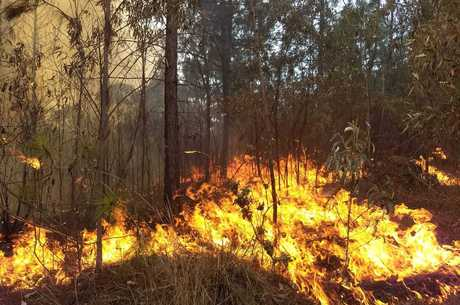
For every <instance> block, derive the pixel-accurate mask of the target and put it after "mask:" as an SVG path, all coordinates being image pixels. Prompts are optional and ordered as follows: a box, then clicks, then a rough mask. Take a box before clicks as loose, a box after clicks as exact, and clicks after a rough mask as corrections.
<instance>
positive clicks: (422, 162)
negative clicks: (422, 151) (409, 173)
mask: <svg viewBox="0 0 460 305" xmlns="http://www.w3.org/2000/svg"><path fill="white" fill-rule="evenodd" d="M433 155H434V156H438V157H439V158H440V159H442V160H446V159H447V156H446V155H445V154H444V152H443V151H442V149H440V148H437V149H436V150H435V151H434V152H433ZM432 159H433V158H432V157H430V158H428V160H426V159H425V158H424V157H423V156H420V158H419V159H418V160H416V163H417V164H418V165H419V166H420V167H421V168H423V169H425V168H426V167H427V162H428V161H432ZM428 173H429V174H430V175H433V176H435V177H436V178H437V179H438V181H439V183H441V184H442V185H446V186H453V185H460V178H458V177H452V176H451V175H449V174H447V173H446V172H444V171H442V170H441V169H439V168H437V167H436V166H434V165H432V164H429V163H428Z"/></svg>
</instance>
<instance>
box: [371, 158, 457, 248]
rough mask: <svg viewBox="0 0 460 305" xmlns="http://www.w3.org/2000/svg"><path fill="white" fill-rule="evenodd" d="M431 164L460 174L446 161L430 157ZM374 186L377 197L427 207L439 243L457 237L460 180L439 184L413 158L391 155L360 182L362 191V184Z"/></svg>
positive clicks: (451, 174)
mask: <svg viewBox="0 0 460 305" xmlns="http://www.w3.org/2000/svg"><path fill="white" fill-rule="evenodd" d="M432 164H433V165H434V166H436V167H437V168H439V169H442V170H443V171H444V172H445V173H447V174H449V175H450V176H452V177H460V168H457V167H456V166H454V165H452V164H450V163H448V162H447V161H444V160H434V161H433V163H432ZM375 186H377V189H378V191H379V192H381V193H382V195H380V198H377V200H382V201H383V202H391V203H393V204H397V203H401V202H402V203H404V204H406V205H407V206H408V207H409V208H414V209H418V208H424V209H426V210H428V211H430V212H431V213H432V215H433V218H432V222H433V223H434V224H435V225H436V226H437V237H438V241H439V242H440V243H442V244H451V243H452V242H453V241H455V240H460V184H459V185H443V184H441V183H440V182H439V181H438V180H437V179H436V177H435V176H432V175H429V174H427V173H426V172H425V171H424V170H423V169H421V168H420V167H419V166H418V165H416V164H415V162H414V160H410V159H407V158H403V157H396V158H395V157H393V158H387V159H385V160H383V161H381V162H380V163H379V164H377V165H376V166H375V168H373V169H372V172H371V175H370V177H369V179H368V180H367V181H365V182H364V189H365V191H363V193H366V188H367V190H369V189H370V188H371V187H374V189H375ZM366 196H368V193H366ZM370 197H372V196H370ZM377 197H379V196H377Z"/></svg>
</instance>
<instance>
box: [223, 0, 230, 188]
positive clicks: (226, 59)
mask: <svg viewBox="0 0 460 305" xmlns="http://www.w3.org/2000/svg"><path fill="white" fill-rule="evenodd" d="M221 5H222V6H224V7H223V8H222V13H223V16H222V18H223V20H222V24H221V31H222V47H223V49H222V54H221V56H222V91H223V92H222V94H223V130H222V152H221V159H220V175H221V178H223V179H225V178H227V166H228V156H229V153H228V150H229V140H230V128H231V127H230V122H231V118H230V109H229V107H230V105H229V103H230V90H231V86H232V85H231V84H232V75H231V56H232V27H233V1H232V0H228V1H224V2H223V3H222V4H221Z"/></svg>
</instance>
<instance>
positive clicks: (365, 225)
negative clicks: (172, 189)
mask: <svg viewBox="0 0 460 305" xmlns="http://www.w3.org/2000/svg"><path fill="white" fill-rule="evenodd" d="M285 162H287V161H283V162H282V166H281V168H288V169H290V171H288V176H287V177H286V175H283V176H282V177H281V179H282V180H283V181H282V182H283V183H282V184H283V185H284V186H283V187H282V188H281V190H278V197H279V207H278V220H279V222H278V224H277V225H274V224H273V221H272V219H273V217H272V213H273V207H272V204H271V199H270V198H271V197H270V189H269V187H268V186H267V184H266V183H264V181H268V179H267V177H266V176H265V171H266V170H264V177H257V176H256V175H255V174H253V172H254V170H253V168H252V165H251V163H250V162H248V160H246V161H244V160H242V159H241V160H236V161H235V162H234V163H233V164H232V165H231V166H230V169H229V173H236V174H235V177H236V178H237V179H238V181H239V184H240V185H239V192H237V193H236V194H235V192H234V191H233V192H232V191H230V190H228V189H226V188H223V187H220V186H218V185H212V184H203V185H202V186H200V187H199V188H198V189H195V190H194V189H192V188H190V189H189V190H188V192H187V194H188V196H190V197H191V198H193V199H194V200H196V201H197V202H199V203H198V204H197V205H196V206H195V207H193V208H192V209H186V210H184V212H182V216H183V217H182V219H183V220H179V219H177V221H176V222H177V223H176V225H175V226H174V227H173V226H170V225H157V227H156V229H155V230H154V231H153V232H147V231H146V230H142V232H143V234H144V235H145V234H147V235H145V236H144V238H143V239H144V240H145V241H146V242H145V243H142V251H143V252H144V253H146V254H150V253H158V254H163V255H168V256H174V255H178V254H180V253H187V252H194V253H211V254H212V253H218V252H219V251H226V252H230V253H232V254H233V255H235V256H236V257H238V258H240V259H243V260H246V261H248V262H251V263H254V264H257V265H258V266H261V267H262V268H264V269H266V270H275V271H276V272H278V273H279V274H281V275H282V276H284V277H286V278H287V279H289V280H290V281H292V283H294V284H295V285H296V286H297V287H298V289H299V290H300V291H302V292H304V293H307V294H309V295H311V296H313V297H315V298H316V299H317V300H318V301H319V302H320V303H321V304H322V305H328V304H336V302H338V301H340V300H338V298H339V296H338V295H337V294H336V293H334V292H333V290H331V289H330V287H331V285H332V286H335V287H341V288H342V289H343V290H346V291H348V293H350V294H351V295H352V296H353V298H354V299H355V300H357V301H358V302H360V303H361V304H378V305H382V304H385V303H383V302H382V301H380V300H378V299H377V298H376V297H375V296H374V295H373V293H372V292H371V291H369V290H366V289H364V288H362V286H361V283H363V282H365V281H378V280H389V279H396V280H397V281H399V282H401V281H402V280H403V279H405V278H407V277H411V276H416V275H421V274H427V273H431V272H441V273H445V274H447V275H453V276H456V277H458V276H460V247H459V246H460V243H459V242H455V243H454V244H453V245H450V246H442V245H440V244H439V243H438V241H437V239H436V235H435V225H434V224H432V223H431V222H430V220H431V214H430V213H429V212H428V211H427V210H424V209H417V210H413V209H410V208H408V207H407V206H406V205H404V204H402V203H401V204H399V205H397V206H396V208H395V212H394V213H393V215H390V214H389V213H387V212H386V211H385V210H383V209H381V208H379V207H377V206H371V205H369V204H368V203H367V202H364V203H358V202H357V200H356V199H354V198H350V194H349V193H348V192H346V191H344V190H340V191H338V192H337V193H336V194H335V195H333V196H331V197H329V198H328V197H326V196H323V195H320V194H318V192H317V191H316V189H315V188H314V186H313V185H314V181H320V183H325V182H327V181H328V178H327V177H325V176H323V175H319V176H318V175H317V173H316V171H315V170H314V169H309V168H308V167H307V168H306V167H297V170H300V173H299V174H298V175H296V174H295V173H294V170H293V169H292V168H291V164H290V163H289V162H288V163H287V164H286V163H285ZM299 177H300V178H301V179H300V180H301V183H298V182H297V180H298V179H299ZM304 182H306V183H304ZM217 194H218V195H217ZM216 198H218V199H216ZM349 200H352V204H351V214H350V215H351V218H350V219H351V221H350V231H349V232H348V230H347V221H346V219H347V215H348V206H349ZM114 213H115V218H116V220H117V222H116V224H114V225H110V224H108V223H105V224H104V226H105V228H106V235H105V238H104V241H103V253H104V261H105V262H106V263H108V264H109V263H118V262H122V261H123V260H126V259H129V258H132V257H133V256H134V255H136V253H138V252H137V251H138V250H139V241H138V238H137V237H136V234H135V233H134V232H131V231H129V230H126V229H125V228H124V227H123V223H124V217H125V214H124V213H123V212H122V210H115V211H114ZM407 220H410V221H407ZM403 222H405V225H404V226H403V225H401V223H403ZM407 222H408V223H409V225H407V224H406V223H407ZM175 228H181V230H177V229H175ZM35 232H36V231H34V230H33V229H30V230H29V231H28V232H27V233H26V234H24V235H23V236H22V237H21V239H20V240H19V241H18V242H17V243H16V245H15V247H14V255H13V256H11V257H4V256H2V254H0V285H8V286H14V287H16V288H26V287H32V286H34V285H37V283H38V281H39V280H40V279H41V278H43V274H46V272H45V271H46V270H48V271H50V272H51V273H52V274H54V278H55V279H56V280H57V281H58V282H64V283H65V282H66V281H69V279H70V276H69V275H68V274H66V272H65V271H64V269H65V268H64V264H65V254H64V253H63V252H62V251H60V250H59V249H60V248H59V245H56V244H53V242H52V241H51V240H50V239H49V238H47V232H46V231H45V230H43V229H42V230H39V234H35ZM348 233H349V257H348V265H347V264H346V263H345V262H346V259H347V257H346V247H345V245H346V239H347V235H348ZM276 236H278V238H275V237H276ZM83 240H84V244H85V245H87V246H86V247H85V248H84V250H83V253H82V261H83V265H84V267H89V266H92V265H93V264H94V259H95V251H94V246H93V245H94V242H95V234H94V233H92V232H83ZM35 241H37V242H35ZM34 248H35V249H36V251H35V252H36V253H37V255H36V256H34V255H33V254H32V253H33V252H32V250H31V249H34ZM139 251H140V250H139ZM439 288H440V290H441V291H442V295H441V296H439V298H441V299H442V298H445V297H447V296H448V295H451V294H454V293H458V291H459V287H457V286H449V285H447V284H443V283H439ZM414 294H415V295H419V297H420V298H428V296H425V295H423V294H422V293H421V292H417V291H414ZM344 304H346V303H344Z"/></svg>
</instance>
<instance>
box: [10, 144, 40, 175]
mask: <svg viewBox="0 0 460 305" xmlns="http://www.w3.org/2000/svg"><path fill="white" fill-rule="evenodd" d="M9 153H10V154H11V155H12V156H14V157H16V159H17V160H18V161H19V162H21V163H23V164H25V165H27V166H30V167H31V168H33V169H35V170H39V169H40V168H41V167H42V164H41V162H40V160H39V159H38V158H36V157H30V156H26V155H25V154H23V153H22V152H21V151H19V150H17V149H10V150H9Z"/></svg>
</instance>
